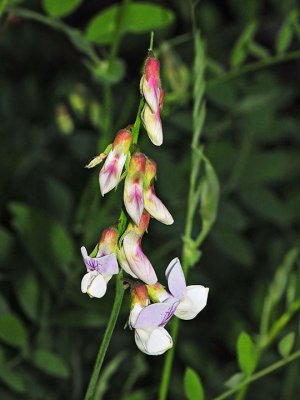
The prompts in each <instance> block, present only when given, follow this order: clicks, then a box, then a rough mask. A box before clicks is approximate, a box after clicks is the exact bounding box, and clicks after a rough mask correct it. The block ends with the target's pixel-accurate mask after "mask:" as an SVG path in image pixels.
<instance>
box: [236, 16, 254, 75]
mask: <svg viewBox="0 0 300 400" xmlns="http://www.w3.org/2000/svg"><path fill="white" fill-rule="evenodd" d="M256 31H257V22H256V21H251V22H250V23H249V24H248V25H247V26H246V28H245V29H244V31H243V32H242V34H241V36H240V37H239V38H238V40H237V42H236V44H235V45H234V48H233V50H232V52H231V54H230V64H231V66H232V67H238V66H240V65H241V64H243V62H244V61H245V60H246V57H247V55H248V46H249V44H250V43H251V42H252V40H253V38H254V35H255V34H256Z"/></svg>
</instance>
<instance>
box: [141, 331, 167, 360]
mask: <svg viewBox="0 0 300 400" xmlns="http://www.w3.org/2000/svg"><path fill="white" fill-rule="evenodd" d="M135 342H136V345H137V347H138V348H139V349H140V350H141V351H142V352H143V353H146V354H148V355H151V356H158V355H160V354H163V353H165V352H166V351H167V350H168V349H170V348H171V347H172V346H173V340H172V338H171V336H170V334H169V333H168V331H167V330H166V329H164V328H156V329H153V330H150V331H146V330H144V329H136V330H135Z"/></svg>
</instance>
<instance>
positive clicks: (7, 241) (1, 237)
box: [0, 227, 13, 261]
mask: <svg viewBox="0 0 300 400" xmlns="http://www.w3.org/2000/svg"><path fill="white" fill-rule="evenodd" d="M0 243H1V246H0V261H3V260H4V259H5V258H6V257H8V255H9V253H10V251H11V249H12V245H13V238H12V236H11V234H10V233H9V232H8V231H7V230H6V229H4V228H2V227H0Z"/></svg>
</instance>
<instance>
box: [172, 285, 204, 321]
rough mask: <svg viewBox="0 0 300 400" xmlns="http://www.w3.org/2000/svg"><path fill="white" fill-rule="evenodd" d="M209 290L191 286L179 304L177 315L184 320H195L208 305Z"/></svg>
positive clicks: (199, 286)
mask: <svg viewBox="0 0 300 400" xmlns="http://www.w3.org/2000/svg"><path fill="white" fill-rule="evenodd" d="M208 291H209V289H208V288H206V287H204V286H202V285H191V286H188V287H187V288H186V294H185V296H184V297H183V299H182V300H181V301H180V303H179V304H178V307H177V309H176V311H175V315H176V316H177V317H178V318H180V319H184V320H189V319H193V318H195V317H196V315H197V314H199V312H200V311H201V310H203V308H204V307H205V306H206V304H207V296H208Z"/></svg>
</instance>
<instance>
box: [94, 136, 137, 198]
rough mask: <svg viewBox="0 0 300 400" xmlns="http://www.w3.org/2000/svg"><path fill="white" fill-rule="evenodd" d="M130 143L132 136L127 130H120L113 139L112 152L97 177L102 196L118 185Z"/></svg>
mask: <svg viewBox="0 0 300 400" xmlns="http://www.w3.org/2000/svg"><path fill="white" fill-rule="evenodd" d="M131 141H132V135H131V132H130V131H129V130H127V129H122V130H120V131H119V132H118V134H117V136H116V137H115V140H114V142H113V144H112V150H111V151H110V152H109V154H108V156H107V158H106V160H105V163H104V165H103V167H102V169H101V171H100V175H99V183H100V190H101V194H102V196H104V195H105V194H106V193H108V192H109V191H110V190H112V189H113V188H115V187H116V186H117V184H118V183H119V181H120V177H121V173H122V170H123V168H124V165H125V162H126V158H127V155H128V151H129V148H130V145H131Z"/></svg>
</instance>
